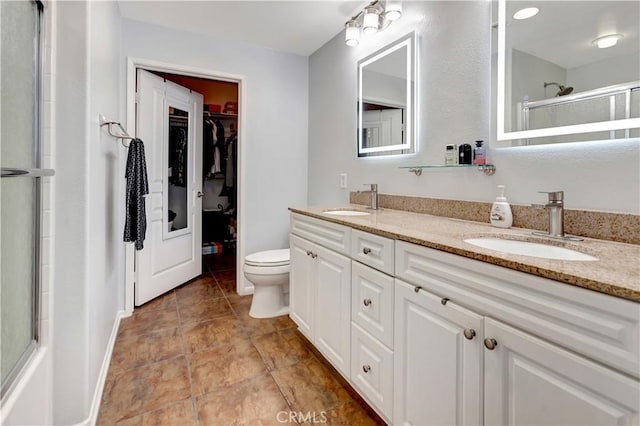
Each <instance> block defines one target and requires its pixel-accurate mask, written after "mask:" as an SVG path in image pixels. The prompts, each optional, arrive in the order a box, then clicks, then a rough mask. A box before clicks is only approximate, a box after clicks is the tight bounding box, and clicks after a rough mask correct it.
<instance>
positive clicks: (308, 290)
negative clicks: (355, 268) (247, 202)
mask: <svg viewBox="0 0 640 426" xmlns="http://www.w3.org/2000/svg"><path fill="white" fill-rule="evenodd" d="M291 231H292V235H291V236H290V251H291V270H290V275H289V281H290V284H289V288H290V290H289V304H290V308H291V309H290V316H291V319H292V320H293V321H294V322H295V323H296V324H297V325H298V326H299V328H300V331H301V332H302V333H303V334H305V335H306V336H307V338H308V339H309V340H310V341H311V342H313V344H314V345H315V346H316V347H317V348H318V350H319V351H320V352H321V353H322V354H323V355H324V356H325V357H326V358H327V360H329V362H331V363H332V364H333V366H334V367H336V368H337V369H338V370H339V371H340V372H341V373H342V374H344V375H345V377H349V372H350V367H351V356H350V354H351V327H350V324H351V259H350V258H349V257H347V256H345V255H344V254H341V253H345V254H348V253H349V247H350V241H351V239H350V231H351V229H350V228H348V227H345V226H341V225H337V224H334V223H329V222H324V221H321V220H317V219H314V218H310V217H306V216H301V215H296V214H292V216H291ZM300 235H304V237H305V238H303V237H301V236H300ZM326 246H330V247H331V248H332V249H328V248H327V247H326Z"/></svg>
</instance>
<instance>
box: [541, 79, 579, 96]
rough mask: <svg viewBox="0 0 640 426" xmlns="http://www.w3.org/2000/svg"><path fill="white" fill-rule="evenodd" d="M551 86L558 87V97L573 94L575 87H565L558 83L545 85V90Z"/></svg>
mask: <svg viewBox="0 0 640 426" xmlns="http://www.w3.org/2000/svg"><path fill="white" fill-rule="evenodd" d="M551 85H553V86H558V93H556V96H565V95H568V94H569V93H571V92H573V87H571V86H563V85H562V84H558V83H556V82H551V83H544V87H545V89H546V88H547V86H551Z"/></svg>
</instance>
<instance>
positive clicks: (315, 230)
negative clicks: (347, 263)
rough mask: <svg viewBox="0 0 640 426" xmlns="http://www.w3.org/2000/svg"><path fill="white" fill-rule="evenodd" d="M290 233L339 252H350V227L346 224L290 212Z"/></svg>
mask: <svg viewBox="0 0 640 426" xmlns="http://www.w3.org/2000/svg"><path fill="white" fill-rule="evenodd" d="M291 233H292V234H294V235H298V236H300V237H303V238H306V239H308V240H309V241H313V242H314V243H317V244H319V245H321V246H323V247H326V248H328V249H331V250H333V251H336V252H338V253H340V254H344V255H346V256H349V255H350V254H351V250H350V248H351V228H349V227H347V226H343V225H338V224H337V223H333V222H327V221H325V220H320V219H316V218H314V217H309V216H304V215H301V214H297V213H291Z"/></svg>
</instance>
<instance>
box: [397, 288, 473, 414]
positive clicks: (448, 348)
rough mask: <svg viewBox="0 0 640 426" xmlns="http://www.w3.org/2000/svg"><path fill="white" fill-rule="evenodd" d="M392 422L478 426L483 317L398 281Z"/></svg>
mask: <svg viewBox="0 0 640 426" xmlns="http://www.w3.org/2000/svg"><path fill="white" fill-rule="evenodd" d="M395 290H396V295H395V300H396V303H395V314H396V315H395V336H394V337H395V369H394V370H395V371H394V374H395V387H394V394H395V395H394V408H393V412H394V421H393V423H394V424H398V425H400V424H402V425H416V426H418V425H420V426H423V425H463V424H464V425H479V424H482V404H483V401H482V371H483V364H482V355H483V344H482V341H483V337H482V336H483V317H482V316H481V315H478V314H476V313H474V312H472V311H469V310H468V309H465V308H463V307H461V306H458V305H457V304H455V303H453V302H450V301H448V300H446V299H444V298H442V297H440V296H436V295H435V294H432V293H430V292H429V291H427V290H425V289H423V288H420V287H416V286H413V285H411V284H408V283H405V282H403V281H402V280H399V279H396V283H395Z"/></svg>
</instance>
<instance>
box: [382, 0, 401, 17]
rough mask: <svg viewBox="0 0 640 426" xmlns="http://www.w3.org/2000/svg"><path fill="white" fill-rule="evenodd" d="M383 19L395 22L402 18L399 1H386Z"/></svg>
mask: <svg viewBox="0 0 640 426" xmlns="http://www.w3.org/2000/svg"><path fill="white" fill-rule="evenodd" d="M386 6H387V7H386V8H385V9H386V10H385V12H384V17H385V18H387V19H388V20H390V21H395V20H396V19H398V18H400V17H401V16H402V2H401V1H399V0H387V5H386Z"/></svg>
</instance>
